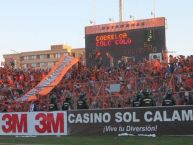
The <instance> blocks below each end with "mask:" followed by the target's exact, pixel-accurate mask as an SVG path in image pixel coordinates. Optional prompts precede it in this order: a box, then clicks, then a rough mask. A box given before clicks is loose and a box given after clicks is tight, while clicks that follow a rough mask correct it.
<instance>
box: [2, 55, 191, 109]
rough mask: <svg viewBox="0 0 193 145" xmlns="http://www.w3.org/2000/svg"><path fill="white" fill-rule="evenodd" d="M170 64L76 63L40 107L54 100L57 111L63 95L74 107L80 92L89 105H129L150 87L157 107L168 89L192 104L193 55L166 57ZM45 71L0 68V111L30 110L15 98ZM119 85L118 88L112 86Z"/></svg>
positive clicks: (41, 99) (181, 102) (179, 99)
mask: <svg viewBox="0 0 193 145" xmlns="http://www.w3.org/2000/svg"><path fill="white" fill-rule="evenodd" d="M168 59H169V63H167V62H160V61H159V60H151V61H149V60H144V61H143V62H141V63H135V62H133V61H132V60H129V61H126V60H124V59H123V60H120V61H119V63H118V65H117V66H114V67H111V68H104V67H97V68H86V67H85V66H82V65H81V64H79V65H78V66H76V67H73V68H72V69H71V70H70V71H69V72H68V73H67V75H66V76H65V77H64V78H63V80H62V81H61V82H60V84H59V85H58V86H57V87H56V88H54V89H53V90H52V91H51V93H49V94H48V95H47V96H39V99H38V100H37V101H36V103H37V104H38V106H39V110H43V111H44V110H45V111H46V110H48V105H49V103H50V101H51V100H56V101H57V106H58V110H61V109H62V104H63V102H64V100H65V98H66V97H69V96H70V97H72V99H73V106H74V107H73V108H74V109H76V101H77V99H78V97H79V96H80V94H81V93H86V96H87V98H88V99H87V101H88V104H89V108H119V107H130V106H131V102H132V100H133V97H134V96H135V94H136V92H137V91H140V90H142V89H144V88H150V89H151V91H152V94H153V96H154V97H153V98H154V100H155V101H156V105H157V106H160V105H161V102H162V99H163V96H164V94H165V92H166V90H167V89H168V88H172V89H173V91H174V98H175V100H176V103H177V105H188V104H192V100H193V65H192V64H193V56H188V57H184V56H177V57H173V56H172V55H170V56H169V58H168ZM47 73H48V71H45V70H31V69H29V70H15V69H11V68H6V67H4V68H0V86H1V88H0V103H1V106H0V111H1V112H3V111H7V112H12V111H29V108H30V104H31V102H16V101H15V100H16V99H17V98H19V97H21V96H22V95H24V93H26V92H27V91H29V90H30V89H31V88H33V87H34V86H35V85H37V83H39V82H40V81H41V79H42V78H44V77H45V76H46V74H47ZM112 84H118V89H119V90H118V91H112V88H111V85H112Z"/></svg>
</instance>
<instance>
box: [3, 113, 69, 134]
mask: <svg viewBox="0 0 193 145" xmlns="http://www.w3.org/2000/svg"><path fill="white" fill-rule="evenodd" d="M0 135H67V112H66V111H57V112H19V113H0Z"/></svg>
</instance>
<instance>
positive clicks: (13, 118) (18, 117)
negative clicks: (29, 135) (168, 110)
mask: <svg viewBox="0 0 193 145" xmlns="http://www.w3.org/2000/svg"><path fill="white" fill-rule="evenodd" d="M2 121H3V122H4V124H5V125H2V131H3V132H4V133H26V132H27V131H28V129H27V114H3V115H2Z"/></svg>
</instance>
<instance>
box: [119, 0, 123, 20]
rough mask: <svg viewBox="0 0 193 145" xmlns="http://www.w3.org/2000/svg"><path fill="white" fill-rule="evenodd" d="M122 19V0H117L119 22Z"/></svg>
mask: <svg viewBox="0 0 193 145" xmlns="http://www.w3.org/2000/svg"><path fill="white" fill-rule="evenodd" d="M122 21H123V0H119V22H122Z"/></svg>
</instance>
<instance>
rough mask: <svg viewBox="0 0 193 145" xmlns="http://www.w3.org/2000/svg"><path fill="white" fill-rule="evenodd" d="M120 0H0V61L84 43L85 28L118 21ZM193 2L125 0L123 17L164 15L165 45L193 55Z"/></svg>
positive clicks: (173, 51)
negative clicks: (60, 46) (4, 58)
mask: <svg viewBox="0 0 193 145" xmlns="http://www.w3.org/2000/svg"><path fill="white" fill-rule="evenodd" d="M118 6H119V5H118V0H82V1H80V0H0V61H2V58H3V54H11V53H20V52H26V51H37V50H46V49H50V46H51V45H54V44H68V45H70V46H72V47H73V48H82V47H85V40H84V28H85V26H89V25H91V24H90V20H92V21H95V24H105V23H109V18H112V19H113V20H114V22H118V20H119V17H118V16H119V13H118V10H119V9H118ZM192 6H193V0H183V1H182V0H124V21H128V20H131V18H130V15H132V16H134V19H135V20H138V19H146V18H151V17H152V16H151V11H154V8H155V15H156V17H166V19H167V29H166V45H167V49H168V51H170V52H172V53H173V54H174V55H193V7H192Z"/></svg>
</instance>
